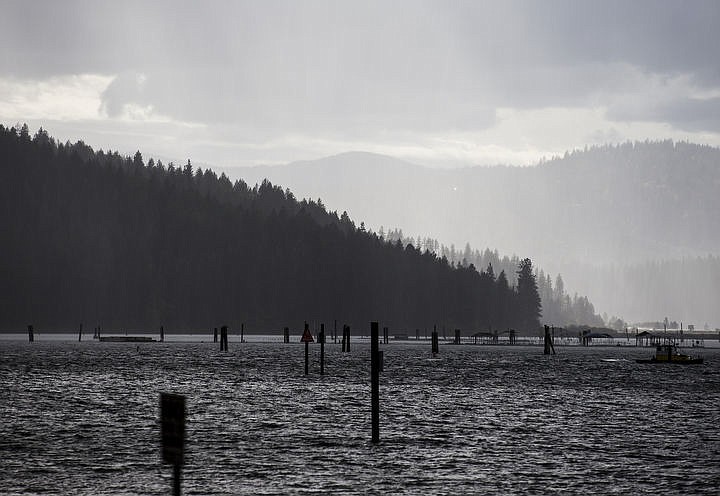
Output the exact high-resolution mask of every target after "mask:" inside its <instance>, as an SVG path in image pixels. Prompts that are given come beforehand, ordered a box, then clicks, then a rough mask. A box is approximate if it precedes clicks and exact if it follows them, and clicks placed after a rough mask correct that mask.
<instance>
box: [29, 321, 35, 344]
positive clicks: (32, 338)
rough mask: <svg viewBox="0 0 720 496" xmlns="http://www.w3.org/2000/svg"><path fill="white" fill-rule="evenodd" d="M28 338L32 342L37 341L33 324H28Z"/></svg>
mask: <svg viewBox="0 0 720 496" xmlns="http://www.w3.org/2000/svg"><path fill="white" fill-rule="evenodd" d="M28 339H29V340H30V342H31V343H32V342H33V341H35V331H34V330H33V326H31V325H29V326H28Z"/></svg>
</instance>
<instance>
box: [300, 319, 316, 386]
mask: <svg viewBox="0 0 720 496" xmlns="http://www.w3.org/2000/svg"><path fill="white" fill-rule="evenodd" d="M313 341H315V340H314V339H313V337H312V334H310V327H309V326H308V323H307V322H305V330H304V331H303V335H302V337H301V338H300V342H301V343H305V375H308V363H309V353H310V350H309V348H308V346H309V344H310V343H312V342H313Z"/></svg>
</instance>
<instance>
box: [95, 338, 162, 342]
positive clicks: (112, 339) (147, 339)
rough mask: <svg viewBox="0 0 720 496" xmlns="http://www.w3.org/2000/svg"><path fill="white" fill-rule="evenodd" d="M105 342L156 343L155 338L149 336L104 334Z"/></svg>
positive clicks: (103, 339) (102, 340)
mask: <svg viewBox="0 0 720 496" xmlns="http://www.w3.org/2000/svg"><path fill="white" fill-rule="evenodd" d="M100 341H101V342H103V343H154V342H156V340H155V339H153V338H150V337H147V336H102V337H101V338H100Z"/></svg>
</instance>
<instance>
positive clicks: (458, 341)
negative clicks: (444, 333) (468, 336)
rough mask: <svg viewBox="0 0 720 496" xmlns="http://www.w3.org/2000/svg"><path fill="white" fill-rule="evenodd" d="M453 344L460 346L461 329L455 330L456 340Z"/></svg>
mask: <svg viewBox="0 0 720 496" xmlns="http://www.w3.org/2000/svg"><path fill="white" fill-rule="evenodd" d="M453 344H460V329H455V339H454V340H453Z"/></svg>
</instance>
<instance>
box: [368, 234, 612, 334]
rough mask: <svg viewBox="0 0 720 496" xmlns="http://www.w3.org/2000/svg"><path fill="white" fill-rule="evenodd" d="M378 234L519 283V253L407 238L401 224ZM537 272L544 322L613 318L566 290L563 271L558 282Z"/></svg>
mask: <svg viewBox="0 0 720 496" xmlns="http://www.w3.org/2000/svg"><path fill="white" fill-rule="evenodd" d="M378 236H379V237H380V238H382V239H385V240H386V241H388V242H391V243H392V242H397V240H401V242H402V244H404V245H405V244H408V243H409V244H413V245H415V246H419V247H421V249H423V250H429V251H431V252H433V253H435V254H436V255H437V256H439V257H445V258H447V259H448V261H449V262H450V264H451V265H452V266H455V267H458V266H461V267H468V266H469V265H474V266H475V267H486V269H484V270H485V272H486V273H487V275H488V276H490V277H491V278H494V276H495V273H496V272H497V271H499V272H500V274H501V275H502V277H504V278H505V279H506V280H507V282H506V283H507V284H508V285H510V286H511V287H513V288H514V287H515V285H517V283H518V280H517V272H516V270H515V269H516V268H517V267H518V266H519V265H520V263H521V260H520V258H519V257H518V256H517V255H513V256H512V257H508V256H507V255H504V256H500V254H499V253H498V251H497V250H490V249H489V248H486V249H485V250H483V251H480V250H478V249H473V248H472V247H471V246H470V243H466V244H465V248H464V249H463V250H457V249H456V248H455V245H452V244H451V245H450V246H449V247H448V246H445V245H443V244H441V243H439V242H438V240H436V239H433V238H430V237H424V236H417V238H412V237H410V238H406V237H405V236H404V234H403V231H402V229H399V228H398V229H389V230H388V231H387V232H385V229H384V228H383V227H382V226H380V229H379V230H378ZM508 275H509V277H508ZM534 275H535V280H536V282H537V287H538V292H539V294H540V301H541V305H542V309H543V311H542V317H543V321H544V322H547V323H550V324H553V325H556V326H567V325H572V324H577V325H587V326H603V325H604V322H606V321H609V319H605V320H603V318H602V317H601V316H599V315H597V314H596V313H595V307H594V305H593V304H592V303H590V301H589V300H588V298H587V296H579V295H578V294H577V293H575V294H574V295H573V296H572V297H571V296H570V295H569V294H567V293H565V283H564V282H563V279H562V276H561V275H560V274H558V275H557V277H556V278H555V285H554V286H553V282H552V279H551V277H550V274H546V273H545V271H543V269H538V268H537V267H535V272H534ZM498 277H499V276H498ZM502 284H505V283H502Z"/></svg>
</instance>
